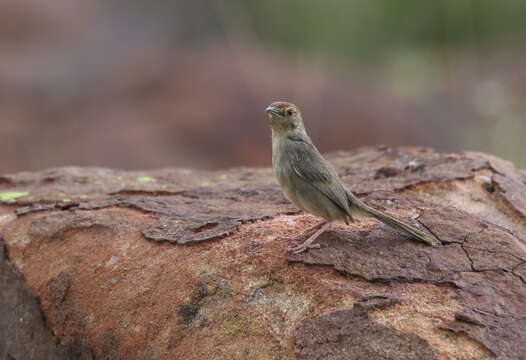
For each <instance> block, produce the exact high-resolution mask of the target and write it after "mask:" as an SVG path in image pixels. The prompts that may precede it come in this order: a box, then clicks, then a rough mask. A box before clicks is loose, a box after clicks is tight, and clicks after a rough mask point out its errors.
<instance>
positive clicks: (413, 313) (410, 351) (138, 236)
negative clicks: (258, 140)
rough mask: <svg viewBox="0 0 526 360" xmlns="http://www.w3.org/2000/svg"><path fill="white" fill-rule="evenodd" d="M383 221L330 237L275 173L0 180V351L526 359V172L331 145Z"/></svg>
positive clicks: (49, 174)
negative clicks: (312, 232) (316, 232)
mask: <svg viewBox="0 0 526 360" xmlns="http://www.w3.org/2000/svg"><path fill="white" fill-rule="evenodd" d="M329 159H330V160H331V162H332V163H333V164H334V165H335V166H336V168H337V170H338V172H339V173H340V175H341V176H342V179H343V181H344V182H345V183H347V185H348V186H349V188H351V189H352V190H353V191H354V192H355V193H356V194H357V195H359V196H360V197H361V198H362V199H363V200H364V201H365V202H367V203H368V204H369V205H371V206H373V207H376V208H378V209H380V210H382V211H385V212H387V213H389V214H391V215H392V216H395V217H397V218H400V219H402V220H404V221H406V222H408V223H411V224H413V225H414V226H417V227H419V228H420V229H422V230H423V231H427V232H429V233H432V234H433V235H434V236H435V237H437V238H438V239H439V240H440V242H441V246H439V247H437V248H432V247H429V246H426V245H425V244H422V243H418V242H415V241H413V240H411V239H409V238H407V237H406V236H404V235H401V234H399V233H397V232H396V231H394V230H391V229H390V228H388V227H387V226H385V225H383V224H380V223H378V222H376V221H375V220H373V219H362V220H361V221H360V222H357V223H353V224H351V225H350V226H345V225H341V226H336V227H334V228H333V230H331V231H329V232H327V233H325V234H323V235H322V236H321V237H320V240H319V241H320V242H324V243H326V244H327V245H328V246H323V247H321V248H320V249H312V250H310V251H308V252H304V253H300V254H291V253H287V252H286V248H287V247H290V246H291V245H292V244H291V243H290V242H288V241H287V240H285V239H283V238H284V237H286V236H291V235H293V234H295V233H296V232H299V231H301V230H302V229H303V228H305V227H307V226H308V225H311V224H313V223H315V222H316V221H317V219H316V218H314V217H312V216H310V215H307V214H303V213H301V212H299V211H298V210H297V209H295V208H294V206H292V205H291V204H289V203H288V202H287V201H286V200H285V199H284V197H283V195H282V194H281V191H280V188H279V186H278V185H277V184H276V181H275V179H274V177H273V174H272V171H271V170H270V169H261V168H259V169H256V168H236V169H229V170H223V171H213V172H207V171H193V170H184V169H164V170H158V171H148V172H126V171H118V170H110V169H100V168H74V167H69V168H57V169H50V170H44V171H41V172H34V173H29V172H26V173H18V174H11V175H3V176H0V239H1V246H0V250H1V251H0V255H1V256H0V261H1V264H0V270H1V271H0V281H1V283H0V288H1V289H2V292H1V294H0V325H1V326H0V359H4V358H5V359H92V358H93V359H121V358H123V359H173V358H184V359H190V360H191V359H203V358H210V359H246V358H254V359H320V360H321V359H373V360H374V359H402V360H403V359H448V360H449V359H452V358H456V359H519V360H521V359H526V241H525V239H526V173H525V172H524V171H522V170H519V169H517V168H515V167H514V166H513V165H512V164H510V163H508V162H505V161H503V160H501V159H498V158H496V157H493V156H490V155H485V154H480V153H461V154H440V153H436V152H433V151H431V150H429V149H423V148H395V149H393V148H387V147H379V148H362V149H358V150H356V151H353V152H338V153H334V154H331V155H330V156H329Z"/></svg>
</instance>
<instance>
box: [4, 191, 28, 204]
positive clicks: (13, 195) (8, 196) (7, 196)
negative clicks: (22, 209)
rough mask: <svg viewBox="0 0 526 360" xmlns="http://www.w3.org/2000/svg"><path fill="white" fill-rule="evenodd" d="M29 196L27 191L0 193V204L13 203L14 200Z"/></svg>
mask: <svg viewBox="0 0 526 360" xmlns="http://www.w3.org/2000/svg"><path fill="white" fill-rule="evenodd" d="M27 195H29V192H27V191H5V192H0V202H4V203H14V202H15V201H16V199H18V198H21V197H23V196H27Z"/></svg>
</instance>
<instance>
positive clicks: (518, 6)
mask: <svg viewBox="0 0 526 360" xmlns="http://www.w3.org/2000/svg"><path fill="white" fill-rule="evenodd" d="M524 15H526V3H524V2H521V1H519V0H515V1H512V0H507V1H500V2H495V1H490V0H484V1H479V0H461V1H453V0H442V1H437V2H433V3H429V2H421V1H417V0H411V1H405V2H392V1H389V0H378V1H374V2H362V1H332V2H329V3H326V2H319V3H318V2H303V1H300V0H290V1H277V0H272V1H265V2H262V1H256V0H251V1H240V0H239V1H229V2H220V1H212V0H209V1H205V0H200V1H192V2H190V1H172V2H145V1H124V0H106V1H102V0H89V1H88V0H86V1H76V2H71V1H66V0H27V1H23V2H21V1H19V0H3V1H2V2H1V3H0V54H1V56H0V140H1V141H0V164H1V167H0V173H6V172H14V171H20V170H33V169H41V168H46V167H51V166H59V165H73V164H74V165H97V166H108V167H116V168H126V169H138V168H141V169H147V168H156V167H168V166H183V167H205V168H219V167H225V166H236V165H268V164H269V163H270V130H269V128H268V125H267V122H268V120H267V118H266V116H265V114H264V111H263V109H264V108H265V106H266V105H267V104H268V103H270V102H271V101H275V100H285V99H286V100H290V101H293V102H295V103H297V104H298V105H299V106H301V108H302V109H303V112H304V117H305V120H306V123H307V127H308V128H309V132H310V134H311V136H312V137H313V140H314V141H315V142H316V143H317V144H318V146H319V148H320V150H321V151H323V152H328V151H332V150H337V149H351V148H354V147H357V146H361V145H371V144H388V145H399V144H408V145H409V144H415V145H427V146H432V147H435V148H437V149H439V150H446V151H458V150H480V151H485V152H489V153H494V154H497V155H500V156H503V157H505V158H507V159H509V160H512V161H514V162H516V163H517V164H519V165H520V166H523V167H524V166H526V147H525V146H523V138H524V136H525V135H526V120H525V114H526V65H525V64H526V52H525V50H526V49H524V46H525V45H524V35H526V23H525V22H524V21H523V19H524Z"/></svg>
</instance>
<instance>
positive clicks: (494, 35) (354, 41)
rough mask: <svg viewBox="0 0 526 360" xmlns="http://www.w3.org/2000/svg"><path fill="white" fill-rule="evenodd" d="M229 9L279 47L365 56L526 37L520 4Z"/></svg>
mask: <svg viewBox="0 0 526 360" xmlns="http://www.w3.org/2000/svg"><path fill="white" fill-rule="evenodd" d="M224 6H227V7H228V11H222V12H221V13H222V14H223V15H224V16H228V17H229V18H228V19H226V21H227V22H232V21H233V19H232V18H233V17H237V18H239V17H241V18H242V19H238V23H242V24H243V25H244V26H245V27H246V28H247V30H248V31H252V32H253V33H254V34H255V36H256V38H257V39H258V40H260V41H262V42H265V43H267V44H269V45H271V46H279V47H281V48H283V49H287V50H292V51H301V52H309V53H322V54H323V53H331V54H337V55H340V56H343V57H354V58H362V59H363V58H370V57H381V56H382V55H383V54H386V53H390V52H392V51H396V50H397V49H406V48H414V47H421V46H425V47H429V46H431V47H433V46H443V45H454V46H459V47H472V46H480V45H485V44H488V45H491V43H496V42H499V43H501V42H508V41H517V42H518V41H522V39H523V36H524V35H525V34H526V22H525V21H524V16H525V15H526V2H524V1H520V0H503V1H494V0H437V1H421V0H400V1H393V0H373V1H365V0H347V1H344V0H331V1H314V0H289V1H281V0H267V1H258V0H243V1H241V0H237V1H229V2H225V3H224ZM225 14H226V15H225Z"/></svg>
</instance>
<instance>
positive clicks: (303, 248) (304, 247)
mask: <svg viewBox="0 0 526 360" xmlns="http://www.w3.org/2000/svg"><path fill="white" fill-rule="evenodd" d="M322 247H329V245H328V244H327V243H324V242H322V243H318V244H309V245H304V244H301V245H298V246H295V247H293V248H288V249H287V251H290V252H292V253H293V254H301V253H302V252H304V251H306V250H307V249H321V248H322Z"/></svg>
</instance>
